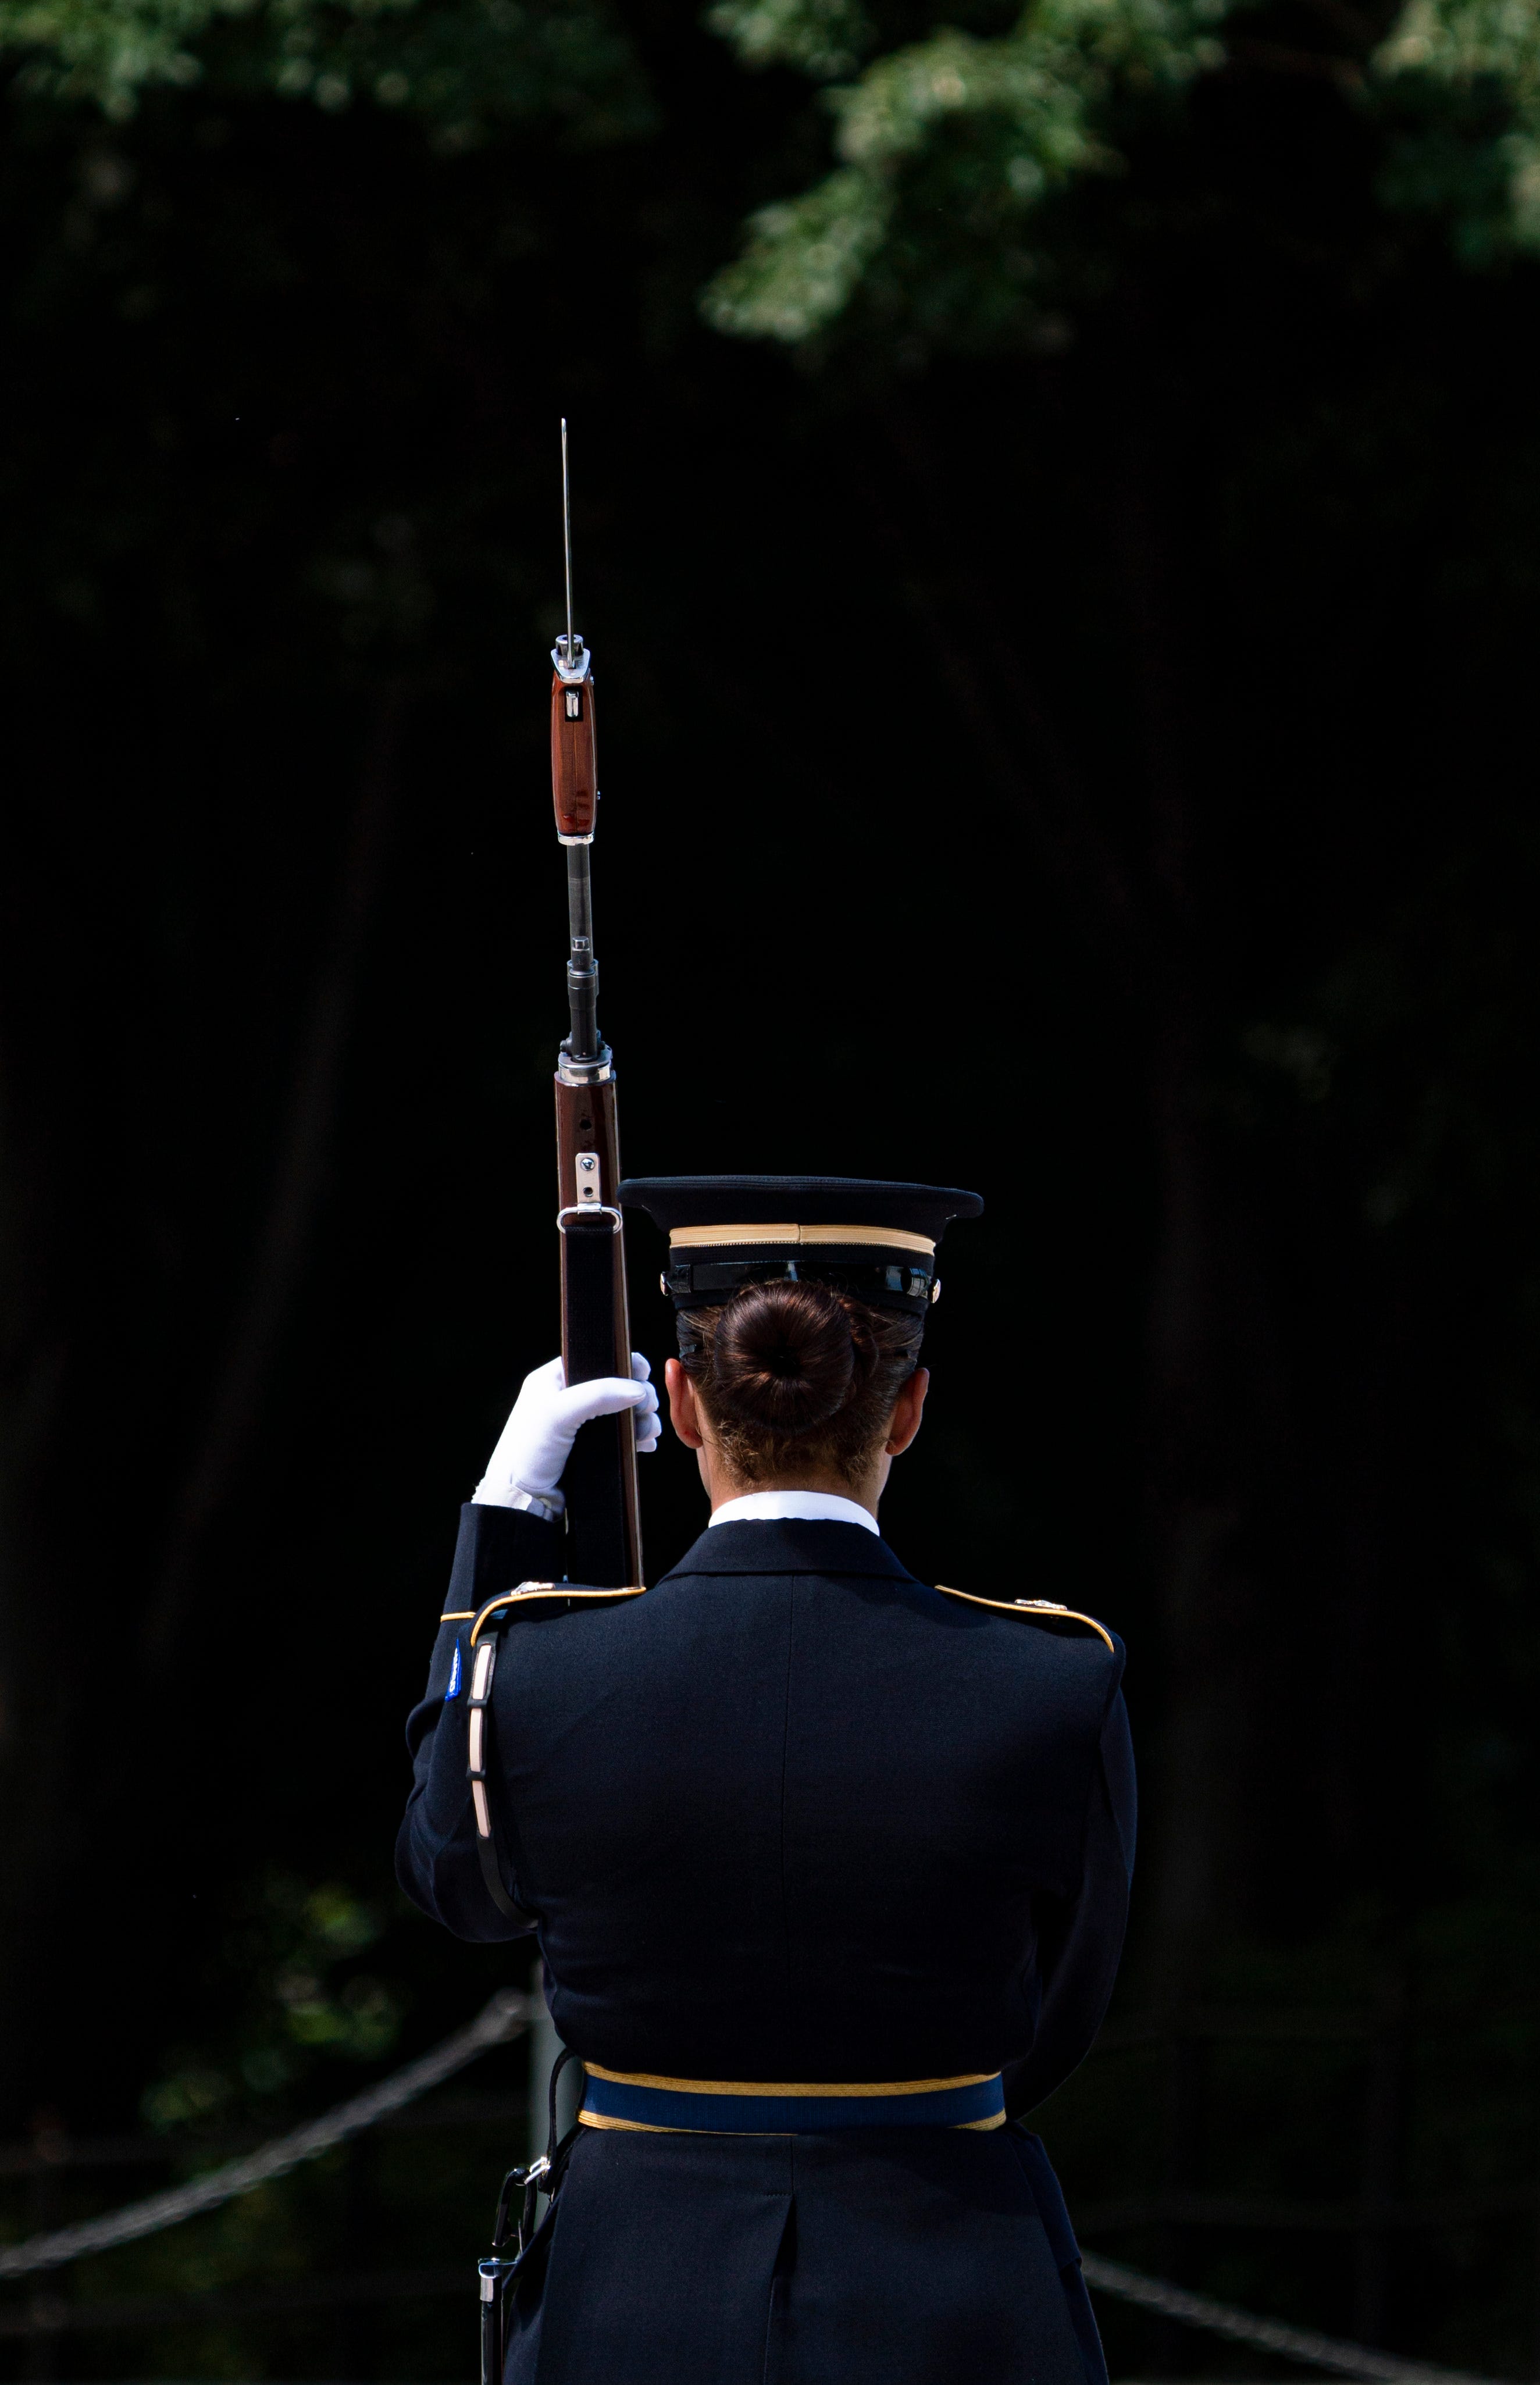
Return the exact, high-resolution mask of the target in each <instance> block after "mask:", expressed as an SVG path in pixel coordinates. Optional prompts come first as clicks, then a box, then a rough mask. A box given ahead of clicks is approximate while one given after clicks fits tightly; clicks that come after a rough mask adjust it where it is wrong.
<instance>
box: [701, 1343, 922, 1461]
mask: <svg viewBox="0 0 1540 2385" xmlns="http://www.w3.org/2000/svg"><path fill="white" fill-rule="evenodd" d="M663 1380H664V1381H665V1383H666V1384H667V1385H668V1387H669V1416H670V1421H671V1422H672V1425H673V1429H674V1430H675V1432H676V1433H677V1434H678V1435H679V1438H680V1440H681V1441H682V1442H683V1443H684V1446H685V1448H686V1449H703V1448H704V1447H705V1445H706V1435H705V1434H704V1432H702V1430H701V1429H700V1417H699V1412H698V1410H697V1409H696V1406H695V1385H694V1383H693V1382H692V1381H691V1380H690V1378H689V1376H688V1375H687V1374H686V1373H685V1371H684V1368H683V1367H682V1365H681V1364H680V1362H679V1360H678V1359H677V1358H670V1360H669V1361H668V1363H667V1365H666V1366H665V1367H664V1369H663ZM907 1388H908V1386H906V1389H907Z"/></svg>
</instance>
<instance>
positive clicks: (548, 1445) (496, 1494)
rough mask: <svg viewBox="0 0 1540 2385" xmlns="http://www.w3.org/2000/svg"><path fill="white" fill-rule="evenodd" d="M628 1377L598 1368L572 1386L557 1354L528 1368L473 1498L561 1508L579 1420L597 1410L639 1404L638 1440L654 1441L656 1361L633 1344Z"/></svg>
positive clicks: (490, 1503)
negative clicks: (652, 1379) (563, 1475)
mask: <svg viewBox="0 0 1540 2385" xmlns="http://www.w3.org/2000/svg"><path fill="white" fill-rule="evenodd" d="M631 1372H632V1380H631V1381H630V1382H629V1383H628V1382H627V1381H626V1380H624V1378H623V1377H622V1376H620V1375H595V1376H594V1377H593V1378H592V1380H590V1381H588V1382H586V1383H574V1384H573V1386H572V1388H571V1390H570V1391H569V1390H568V1388H567V1378H566V1376H565V1374H564V1373H563V1372H562V1365H561V1360H560V1359H559V1358H553V1359H552V1360H551V1362H550V1364H549V1366H545V1367H536V1368H535V1370H534V1372H533V1374H532V1375H526V1376H525V1378H524V1380H523V1382H522V1384H521V1385H520V1392H519V1397H518V1398H517V1399H516V1400H515V1402H514V1404H513V1414H512V1415H511V1416H510V1417H509V1418H508V1420H507V1424H506V1425H505V1426H504V1427H503V1430H502V1435H501V1438H500V1439H499V1441H498V1443H497V1446H496V1448H495V1450H494V1451H493V1453H492V1459H491V1463H490V1464H489V1465H488V1467H487V1469H486V1472H485V1473H484V1474H483V1475H482V1479H481V1480H480V1482H478V1483H477V1485H476V1488H475V1491H474V1492H473V1493H472V1501H471V1504H472V1505H474V1506H478V1507H530V1508H533V1509H534V1510H535V1511H536V1513H544V1514H545V1515H553V1516H559V1515H560V1513H561V1511H562V1508H563V1506H564V1505H566V1502H565V1501H564V1500H563V1498H562V1495H561V1492H559V1491H558V1490H557V1483H558V1482H559V1481H560V1480H561V1472H562V1468H563V1467H564V1466H565V1465H566V1463H567V1461H568V1459H569V1457H570V1455H571V1454H572V1443H573V1442H574V1441H576V1439H577V1437H578V1427H579V1426H580V1425H583V1424H590V1423H592V1421H593V1419H594V1418H595V1417H602V1416H619V1415H620V1411H621V1409H622V1408H632V1409H633V1410H634V1412H635V1429H636V1446H637V1448H638V1449H639V1450H651V1449H656V1448H657V1435H658V1430H659V1427H658V1417H657V1392H656V1391H655V1390H654V1388H653V1385H652V1383H651V1382H650V1381H649V1380H648V1378H649V1377H650V1376H651V1374H652V1368H651V1367H649V1366H648V1364H647V1362H646V1360H645V1358H644V1357H643V1356H642V1355H641V1354H640V1353H639V1352H638V1351H635V1350H633V1351H632V1354H631Z"/></svg>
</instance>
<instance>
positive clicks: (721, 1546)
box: [664, 1517, 914, 1581]
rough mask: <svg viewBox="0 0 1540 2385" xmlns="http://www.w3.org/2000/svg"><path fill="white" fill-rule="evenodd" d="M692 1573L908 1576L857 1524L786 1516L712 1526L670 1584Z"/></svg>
mask: <svg viewBox="0 0 1540 2385" xmlns="http://www.w3.org/2000/svg"><path fill="white" fill-rule="evenodd" d="M692 1573H714V1574H724V1573H728V1574H731V1573H825V1574H875V1575H877V1576H879V1577H880V1578H882V1579H884V1580H889V1581H910V1580H913V1579H914V1577H913V1576H912V1575H911V1573H910V1572H909V1569H908V1566H905V1565H901V1564H900V1563H899V1561H898V1559H897V1558H896V1557H895V1555H894V1554H893V1551H892V1550H891V1549H890V1548H889V1546H888V1544H887V1542H886V1541H884V1540H881V1539H879V1537H878V1535H877V1534H876V1533H875V1532H868V1531H865V1530H863V1529H862V1527H861V1526H860V1525H859V1524H835V1523H830V1522H828V1521H827V1520H825V1519H822V1518H820V1520H819V1521H817V1522H816V1523H815V1522H810V1521H807V1520H804V1519H802V1518H799V1517H798V1518H794V1517H781V1518H778V1519H777V1520H775V1521H774V1522H766V1521H756V1522H753V1523H739V1524H718V1525H717V1526H716V1527H715V1529H714V1530H707V1531H704V1532H702V1534H701V1536H700V1538H699V1540H698V1541H697V1542H695V1547H694V1548H693V1549H689V1550H687V1551H686V1552H685V1554H684V1555H683V1556H682V1557H681V1559H680V1561H679V1563H678V1565H676V1566H675V1567H673V1568H672V1570H671V1571H670V1572H669V1573H668V1574H666V1575H665V1576H664V1580H666V1581H672V1580H676V1579H677V1577H678V1576H679V1575H681V1574H692Z"/></svg>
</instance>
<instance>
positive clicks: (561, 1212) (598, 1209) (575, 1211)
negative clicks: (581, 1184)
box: [557, 1201, 626, 1234]
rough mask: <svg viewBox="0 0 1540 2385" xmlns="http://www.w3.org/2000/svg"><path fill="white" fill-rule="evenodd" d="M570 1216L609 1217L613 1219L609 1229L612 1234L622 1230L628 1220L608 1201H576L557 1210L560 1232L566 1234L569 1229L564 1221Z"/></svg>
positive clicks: (558, 1230)
mask: <svg viewBox="0 0 1540 2385" xmlns="http://www.w3.org/2000/svg"><path fill="white" fill-rule="evenodd" d="M568 1217H608V1218H609V1219H610V1220H611V1224H610V1229H609V1230H610V1232H611V1233H612V1234H618V1233H620V1232H621V1231H622V1230H623V1228H624V1226H625V1222H626V1221H625V1219H624V1218H623V1217H621V1215H620V1211H619V1209H613V1208H611V1207H610V1205H609V1203H608V1202H607V1201H574V1202H571V1203H570V1204H569V1205H568V1206H567V1207H566V1208H565V1209H558V1210H557V1233H558V1234H564V1233H565V1232H566V1231H567V1227H566V1224H565V1222H564V1221H565V1220H566V1219H567V1218H568Z"/></svg>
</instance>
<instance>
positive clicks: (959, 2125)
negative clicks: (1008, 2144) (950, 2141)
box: [952, 2112, 1006, 2129]
mask: <svg viewBox="0 0 1540 2385" xmlns="http://www.w3.org/2000/svg"><path fill="white" fill-rule="evenodd" d="M1005 2124H1006V2116H1005V2114H1004V2113H1003V2112H991V2114H990V2116H989V2117H988V2119H987V2120H954V2121H953V2123H952V2126H953V2128H954V2129H1003V2128H1004V2127H1005Z"/></svg>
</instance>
